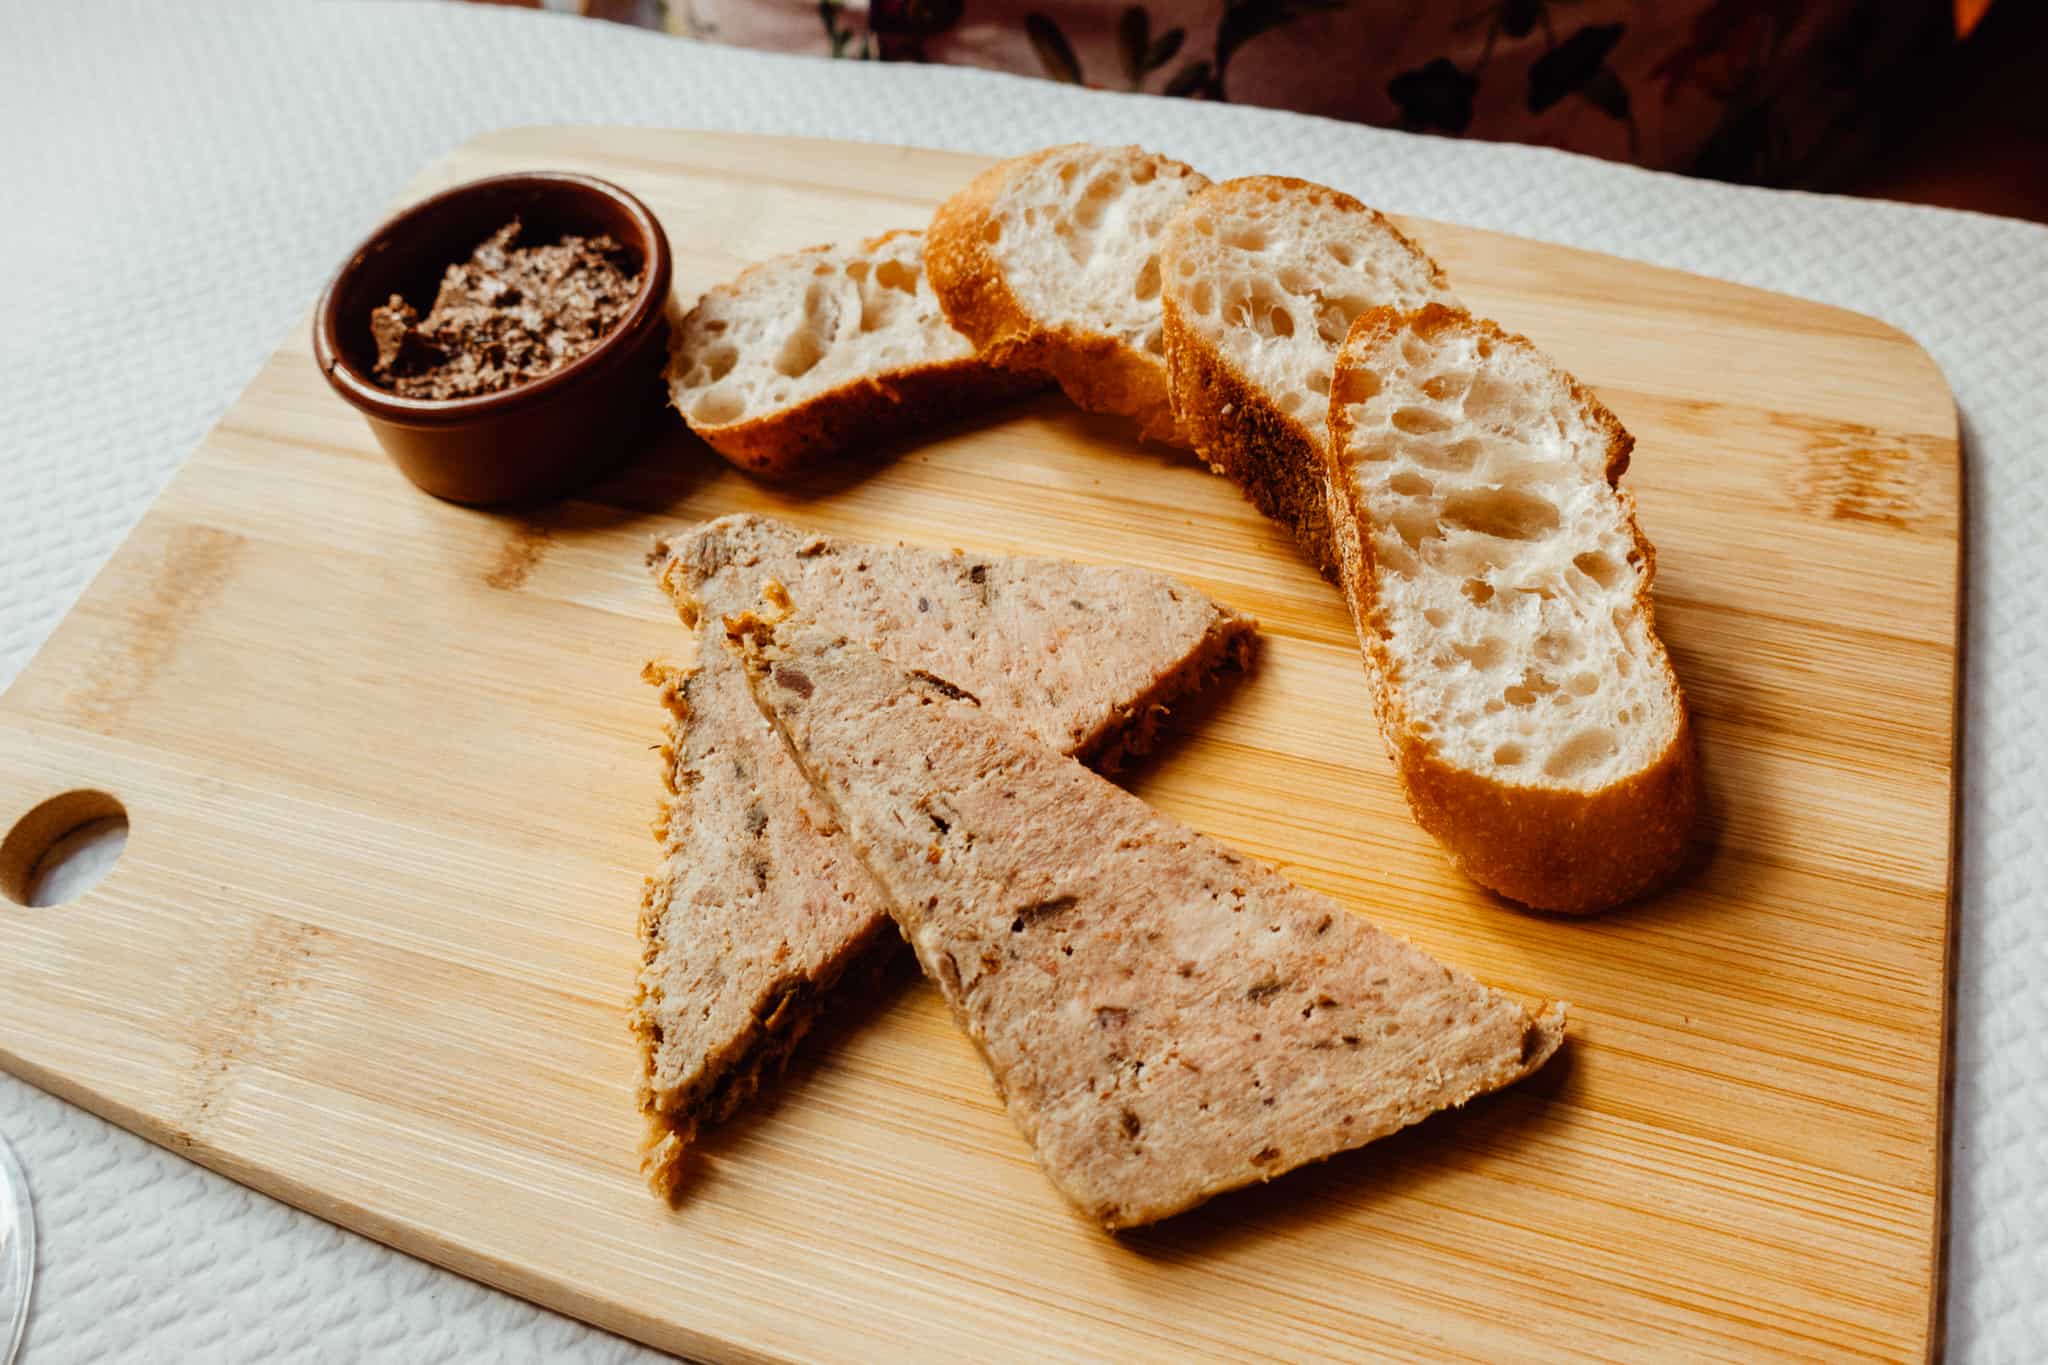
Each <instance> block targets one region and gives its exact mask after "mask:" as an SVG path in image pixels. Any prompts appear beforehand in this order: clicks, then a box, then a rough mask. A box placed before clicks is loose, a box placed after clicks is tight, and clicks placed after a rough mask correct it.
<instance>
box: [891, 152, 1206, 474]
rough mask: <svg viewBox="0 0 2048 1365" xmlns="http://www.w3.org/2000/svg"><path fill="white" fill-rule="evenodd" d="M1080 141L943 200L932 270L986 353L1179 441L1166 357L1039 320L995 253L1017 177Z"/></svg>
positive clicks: (931, 248)
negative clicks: (1005, 197)
mask: <svg viewBox="0 0 2048 1365" xmlns="http://www.w3.org/2000/svg"><path fill="white" fill-rule="evenodd" d="M1080 145H1081V144H1075V143H1068V144H1064V145H1062V146H1057V147H1046V148H1042V149H1041V150H1039V151H1036V152H1032V153H1030V154H1029V155H1027V156H1020V157H1012V158H1010V159H1009V160H1007V161H999V162H997V163H996V164H995V165H993V166H990V167H989V168H988V169H987V170H985V171H983V172H982V173H981V174H980V175H977V176H975V177H974V179H973V180H971V181H969V182H968V183H967V185H966V186H965V187H963V188H962V189H961V190H960V191H959V192H958V193H956V194H954V195H953V197H952V198H950V199H948V200H947V201H946V202H945V203H943V204H941V205H939V208H938V211H937V212H936V213H934V214H933V215H932V221H931V225H930V226H929V227H928V228H926V229H925V276H926V278H928V279H929V280H930V281H931V284H932V292H933V293H934V294H936V295H937V296H938V300H939V306H940V307H941V308H943V309H944V310H945V313H946V320H947V321H948V322H950V323H952V324H953V328H954V330H955V331H958V332H959V333H960V334H961V335H962V336H965V337H966V338H967V339H968V340H969V341H971V342H973V343H974V346H975V349H976V350H978V351H980V352H981V353H982V355H983V356H984V357H985V358H986V359H988V360H990V361H992V362H994V363H995V364H998V365H1001V366H1003V367H1004V368H1006V369H1011V370H1017V371H1021V372H1024V373H1030V374H1038V375H1043V376H1045V377H1046V378H1048V379H1051V380H1052V381H1053V382H1055V383H1057V384H1058V385H1059V386H1060V388H1061V389H1062V390H1063V391H1064V392H1065V393H1066V395H1067V397H1068V398H1069V399H1070V400H1071V401H1072V402H1073V403H1074V405H1075V406H1077V407H1080V408H1083V409H1085V410H1087V411H1089V412H1107V413H1116V414H1119V415H1122V416H1127V417H1131V418H1134V419H1136V420H1137V421H1138V423H1139V424H1140V426H1141V433H1140V434H1141V435H1143V436H1145V437H1147V438H1151V439H1157V440H1163V441H1175V440H1177V439H1178V438H1177V436H1176V431H1175V426H1174V421H1173V410H1172V403H1171V400H1170V398H1169V395H1168V392H1167V381H1166V369H1165V365H1164V363H1163V362H1162V360H1161V359H1159V358H1158V357H1154V356H1150V355H1146V354H1145V353H1143V352H1141V351H1136V350H1133V349H1132V348H1131V347H1129V346H1126V345H1124V344H1123V343H1122V342H1120V341H1118V340H1117V339H1116V338H1114V337H1110V336H1104V335H1102V334H1099V333H1092V332H1086V331H1082V330H1079V329H1077V328H1073V327H1065V326H1061V327H1049V326H1046V325H1045V324H1043V323H1041V322H1040V321H1039V320H1038V319H1037V318H1035V317H1033V316H1032V315H1031V314H1030V312H1029V311H1028V310H1027V309H1026V308H1025V307H1024V306H1023V304H1022V303H1020V302H1019V301H1018V299H1017V296H1016V294H1015V293H1014V292H1012V290H1011V289H1010V285H1009V281H1008V279H1007V278H1006V277H1005V275H1004V273H1003V269H1002V266H1001V264H1000V263H999V262H998V261H997V260H996V258H995V253H994V252H993V251H991V250H990V249H989V247H990V230H991V229H992V228H996V218H995V214H994V205H995V203H996V201H997V200H998V199H999V198H1000V197H1001V196H1002V194H1003V192H1004V190H1005V189H1007V188H1008V186H1009V185H1010V183H1011V182H1012V181H1013V180H1014V179H1015V178H1016V177H1018V176H1019V175H1022V174H1024V173H1025V172H1026V171H1028V170H1030V169H1031V168H1032V167H1034V166H1036V165H1038V164H1039V163H1041V162H1043V161H1045V160H1046V159H1047V158H1049V157H1052V156H1056V155H1059V154H1060V153H1063V152H1067V151H1070V150H1073V149H1074V148H1075V147H1077V146H1080ZM1125 150H1126V151H1129V152H1141V149H1139V148H1135V147H1133V148H1126V149H1125ZM1141 154H1142V155H1143V156H1144V157H1145V158H1146V159H1147V160H1149V161H1151V162H1153V163H1154V164H1155V165H1156V166H1158V167H1162V168H1172V169H1173V170H1174V171H1175V172H1177V173H1181V174H1185V175H1189V176H1194V177H1196V178H1197V180H1201V179H1202V177H1201V173H1200V172H1199V171H1196V170H1194V169H1192V168H1191V167H1188V166H1186V165H1184V164H1183V163H1181V162H1178V161H1175V160H1173V159H1172V158H1170V157H1164V156H1159V155H1157V154H1155V153H1151V152H1142V153H1141ZM998 230H999V229H998Z"/></svg>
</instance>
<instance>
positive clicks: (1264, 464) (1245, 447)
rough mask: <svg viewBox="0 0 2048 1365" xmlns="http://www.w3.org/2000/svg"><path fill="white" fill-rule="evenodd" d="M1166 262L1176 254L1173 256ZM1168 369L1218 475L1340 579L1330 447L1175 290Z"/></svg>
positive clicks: (1166, 303)
mask: <svg viewBox="0 0 2048 1365" xmlns="http://www.w3.org/2000/svg"><path fill="white" fill-rule="evenodd" d="M1167 259H1169V260H1170V259H1171V258H1170V257H1168V258H1167ZM1161 302H1162V305H1163V307H1164V311H1165V314H1166V367H1167V375H1168V380H1167V382H1168V385H1169V387H1170V388H1171V391H1172V394H1173V410H1174V419H1175V421H1176V423H1177V424H1178V426H1179V429H1180V431H1181V433H1182V435H1183V437H1184V438H1185V439H1186V441H1187V443H1188V444H1189V445H1190V446H1192V447H1193V448H1194V451H1195V453H1196V454H1197V455H1199V456H1201V457H1202V460H1203V461H1204V462H1205V463H1206V464H1207V465H1208V466H1209V468H1210V470H1211V471H1213V472H1214V473H1217V474H1221V475H1222V476H1223V477H1224V478H1226V479H1229V480H1230V481H1231V482H1232V483H1234V484H1236V485H1237V486H1238V489H1239V491H1241V492H1242V493H1243V494H1244V495H1245V496H1246V497H1247V498H1249V499H1251V503H1252V505H1253V506H1254V507H1256V508H1258V509H1259V510H1260V511H1261V512H1263V513H1265V514H1266V515H1267V516H1269V517H1271V518H1272V519H1273V520H1275V521H1277V522H1280V523H1281V524H1282V525H1284V526H1286V527H1288V528H1289V529H1291V530H1292V531H1293V532H1294V538H1295V541H1296V542H1297V543H1298V544H1299V545H1300V546H1301V550H1302V553H1303V554H1305V555H1307V556H1308V558H1309V562H1310V563H1312V564H1314V565H1315V566H1316V569H1317V570H1318V571H1319V572H1320V573H1321V574H1322V575H1323V576H1324V577H1325V578H1328V579H1330V580H1332V581H1333V582H1334V581H1335V580H1336V577H1337V569H1336V556H1335V552H1334V549H1333V547H1332V543H1331V538H1330V519H1329V505H1328V499H1327V498H1325V497H1324V495H1323V488H1322V480H1323V472H1322V471H1323V452H1322V450H1321V448H1320V446H1319V444H1318V443H1317V441H1316V439H1315V437H1314V435H1313V434H1312V433H1311V432H1310V431H1309V430H1308V428H1306V427H1304V426H1303V425H1302V424H1301V423H1300V422H1299V421H1297V420H1296V419H1294V418H1292V417H1290V416H1288V415H1287V414H1286V413H1284V412H1282V411H1281V410H1280V409H1279V408H1278V407H1277V406H1275V405H1274V404H1273V403H1271V402H1269V401H1268V400H1267V399H1266V397H1265V394H1264V391H1263V390H1261V389H1260V388H1259V387H1258V385H1256V384H1254V383H1252V382H1251V380H1250V379H1248V378H1246V376H1245V374H1244V371H1242V370H1240V369H1239V368H1238V367H1237V366H1236V365H1234V364H1232V363H1231V361H1230V358H1229V357H1228V356H1226V355H1224V354H1223V353H1222V352H1221V351H1218V350H1216V349H1215V348H1214V347H1212V346H1210V345H1209V344H1208V342H1207V341H1206V340H1205V339H1203V338H1202V337H1201V336H1200V335H1199V334H1197V333H1196V332H1195V331H1193V330H1192V329H1191V328H1189V327H1188V326H1187V324H1186V323H1185V321H1183V319H1182V318H1181V315H1180V309H1179V307H1178V306H1177V305H1176V304H1175V303H1174V301H1173V298H1172V296H1171V295H1170V294H1169V295H1167V296H1165V297H1164V298H1162V300H1161Z"/></svg>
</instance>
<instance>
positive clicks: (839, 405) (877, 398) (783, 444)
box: [691, 357, 1045, 482]
mask: <svg viewBox="0 0 2048 1365" xmlns="http://www.w3.org/2000/svg"><path fill="white" fill-rule="evenodd" d="M1043 387H1045V381H1044V380H1042V379H1040V378H1038V377H1037V376H1035V375H1028V374H1020V373H1018V372H1016V371H1013V370H1008V369H1003V368H1001V367H998V366H995V365H992V364H989V363H988V362H986V361H983V360H981V359H979V358H975V357H970V358H968V359H964V360H953V361H946V362H943V363H940V364H937V365H926V366H921V367H919V368H917V369H914V370H895V371H891V372H889V373H887V374H882V375H874V376H867V377H864V378H862V379H860V380H858V381H856V382H854V383H851V384H842V385H840V386H839V387H838V388H836V389H832V390H830V391H829V392H826V393H821V394H819V395H817V396H816V397H815V398H810V399H806V400H805V401H804V402H802V403H799V404H797V405H796V406H794V407H791V408H787V409H784V410H783V411H781V412H777V413H772V414H770V415H768V416H766V417H757V418H754V419H753V420H752V421H747V422H734V423H731V424H729V425H726V426H719V427H704V426H695V425H694V424H693V425H692V428H691V429H692V430H693V431H695V432H696V433H697V435H698V436H700V437H702V438H703V440H704V443H705V444H706V445H708V446H710V447H711V448H712V449H713V450H715V451H717V452H718V453H719V454H720V455H722V456H724V457H725V459H726V461H727V462H728V463H730V464H732V465H734V466H735V467H737V468H739V469H742V470H745V471H746V472H747V473H749V474H752V475H754V476H755V477H756V478H761V479H767V480H770V481H776V482H779V481H782V480H785V479H792V478H796V477H798V476H799V475H801V474H804V473H805V472H807V471H809V470H811V469H815V468H816V467H817V465H818V464H819V462H820V461H822V460H825V459H827V458H829V457H831V456H833V455H836V454H839V453H840V452H841V451H844V450H848V449H851V448H854V447H857V446H865V445H871V444H873V443H875V442H878V441H884V440H888V439H890V438H891V437H895V436H902V435H907V434H909V433H912V432H916V431H921V430H923V429H924V428H926V427H928V426H930V425H931V424H932V423H934V422H942V421H945V420H947V419H949V418H953V417H958V416H960V415H962V414H964V413H968V412H972V411H974V410H975V409H977V408H980V407H981V406H983V405H984V404H987V403H995V402H1001V401H1004V400H1006V399H1010V398H1016V397H1020V396H1022V395H1024V394H1027V393H1031V392H1033V391H1034V390H1037V389H1041V388H1043Z"/></svg>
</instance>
